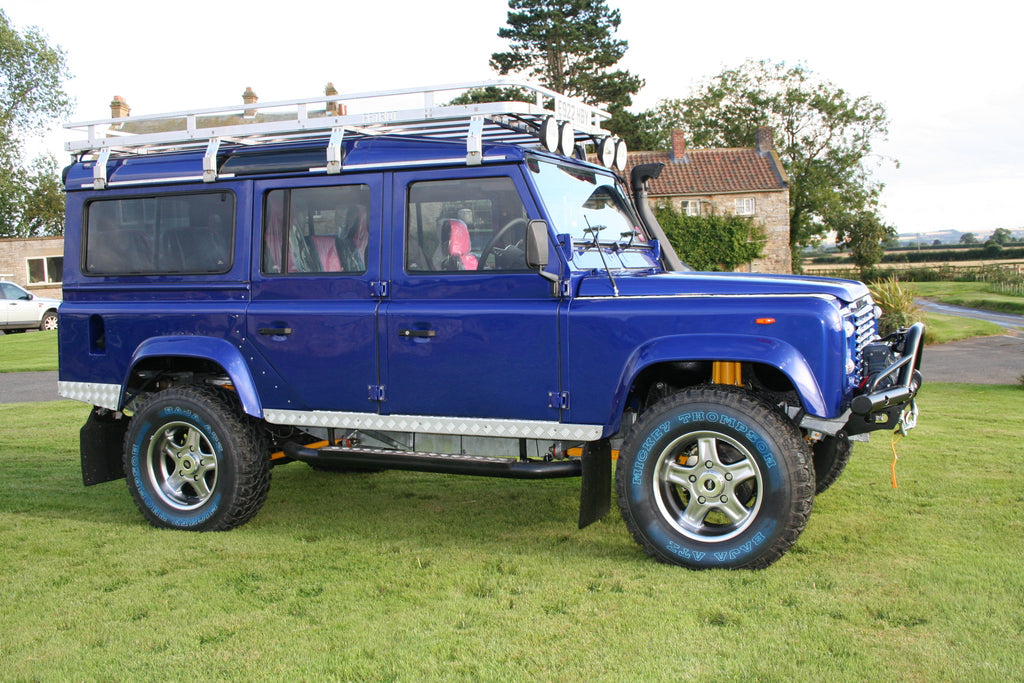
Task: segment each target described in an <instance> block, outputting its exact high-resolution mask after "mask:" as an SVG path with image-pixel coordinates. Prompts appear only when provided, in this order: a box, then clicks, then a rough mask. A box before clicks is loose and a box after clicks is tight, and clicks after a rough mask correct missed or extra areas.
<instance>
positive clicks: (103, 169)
mask: <svg viewBox="0 0 1024 683" xmlns="http://www.w3.org/2000/svg"><path fill="white" fill-rule="evenodd" d="M108 161H110V148H109V147H104V148H103V149H101V150H100V155H99V157H98V158H97V159H96V165H95V166H93V167H92V187H93V189H94V190H102V189H104V188H105V187H106V186H107V162H108Z"/></svg>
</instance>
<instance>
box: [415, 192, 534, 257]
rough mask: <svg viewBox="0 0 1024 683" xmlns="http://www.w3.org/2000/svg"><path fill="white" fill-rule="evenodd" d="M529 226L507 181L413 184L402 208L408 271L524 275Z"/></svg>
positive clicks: (515, 194)
mask: <svg viewBox="0 0 1024 683" xmlns="http://www.w3.org/2000/svg"><path fill="white" fill-rule="evenodd" d="M527 223H528V220H527V216H526V209H525V207H524V206H523V202H522V200H521V199H520V197H519V193H518V192H517V190H516V187H515V183H513V182H512V179H511V178H508V177H502V178H460V179H452V180H430V181H423V182H417V183H413V184H411V185H410V186H409V194H408V204H407V207H406V261H405V267H406V272H408V273H440V272H467V271H485V270H504V271H522V270H528V268H527V266H526V255H525V251H524V248H523V243H524V239H525V235H526V226H527Z"/></svg>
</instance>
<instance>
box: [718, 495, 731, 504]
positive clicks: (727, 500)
mask: <svg viewBox="0 0 1024 683" xmlns="http://www.w3.org/2000/svg"><path fill="white" fill-rule="evenodd" d="M720 500H721V501H722V502H723V503H728V502H729V497H728V496H722V497H721V499H720Z"/></svg>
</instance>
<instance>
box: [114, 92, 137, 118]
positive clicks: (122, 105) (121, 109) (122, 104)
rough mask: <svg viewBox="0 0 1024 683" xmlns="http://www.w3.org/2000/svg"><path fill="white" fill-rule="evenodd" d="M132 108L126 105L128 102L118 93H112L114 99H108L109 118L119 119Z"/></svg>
mask: <svg viewBox="0 0 1024 683" xmlns="http://www.w3.org/2000/svg"><path fill="white" fill-rule="evenodd" d="M131 112H132V108H131V107H129V106H128V103H127V102H126V101H125V99H124V98H123V97H121V96H120V95H114V99H112V100H111V101H110V118H112V119H121V118H124V117H126V116H128V115H129V114H131Z"/></svg>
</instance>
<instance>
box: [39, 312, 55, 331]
mask: <svg viewBox="0 0 1024 683" xmlns="http://www.w3.org/2000/svg"><path fill="white" fill-rule="evenodd" d="M39 329H40V330H55V329H57V314H56V313H54V312H53V311H47V312H46V315H44V316H43V319H42V320H40V321H39Z"/></svg>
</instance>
